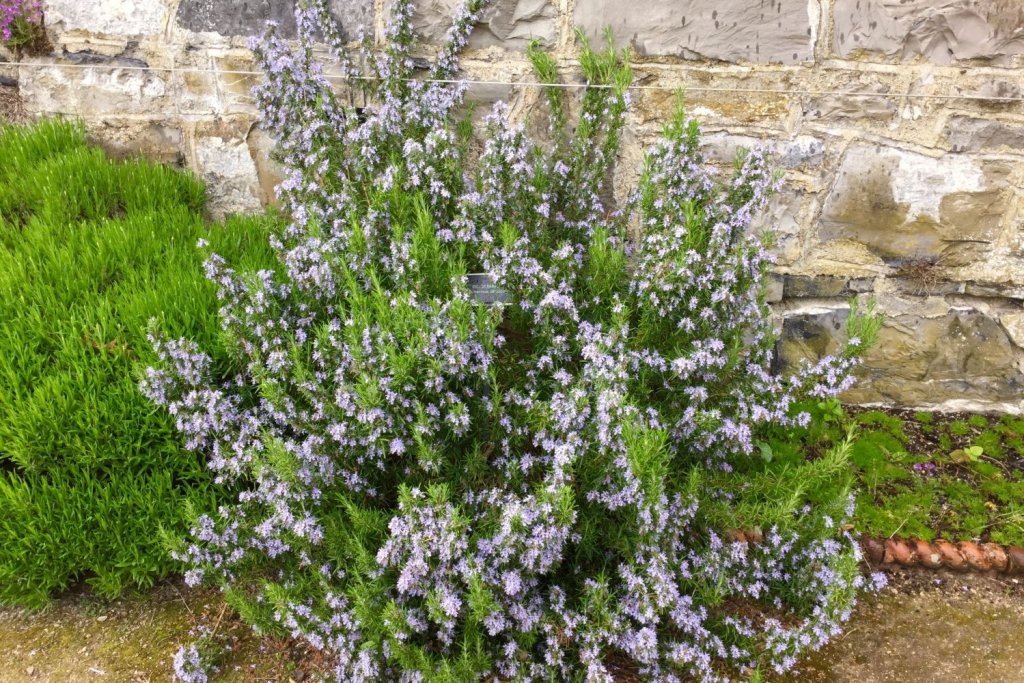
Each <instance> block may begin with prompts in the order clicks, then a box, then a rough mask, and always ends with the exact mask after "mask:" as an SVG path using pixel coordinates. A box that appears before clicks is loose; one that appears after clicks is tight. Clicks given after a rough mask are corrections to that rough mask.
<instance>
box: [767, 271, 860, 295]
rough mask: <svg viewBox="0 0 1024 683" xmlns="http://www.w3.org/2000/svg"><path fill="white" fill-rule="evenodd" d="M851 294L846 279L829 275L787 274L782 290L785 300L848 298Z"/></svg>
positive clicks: (851, 291)
mask: <svg viewBox="0 0 1024 683" xmlns="http://www.w3.org/2000/svg"><path fill="white" fill-rule="evenodd" d="M851 294H853V290H852V289H851V288H850V285H849V282H848V281H847V279H846V278H844V277H834V276H831V275H793V274H787V275H786V278H785V281H784V285H783V290H782V296H783V298H785V299H799V298H815V299H825V298H836V297H842V298H848V297H849V296H850V295H851Z"/></svg>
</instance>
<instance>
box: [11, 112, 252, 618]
mask: <svg viewBox="0 0 1024 683" xmlns="http://www.w3.org/2000/svg"><path fill="white" fill-rule="evenodd" d="M203 198H204V193H203V188H202V186H201V185H200V184H199V183H198V182H197V181H196V180H195V179H194V178H192V177H190V176H188V175H187V174H184V173H180V172H176V171H173V170H170V169H167V168H163V167H160V166H154V165H151V164H146V163H144V162H141V161H131V162H127V163H123V164H117V163H114V162H111V161H110V160H108V159H107V158H106V157H105V156H104V154H103V153H102V152H101V151H99V150H97V149H95V148H92V147H90V146H88V145H87V144H86V141H85V135H84V131H83V129H82V128H81V126H79V125H77V124H74V123H68V122H63V121H45V122H42V123H40V124H38V125H36V126H33V127H27V128H19V127H8V128H0V509H2V510H3V511H4V512H3V514H2V515H0V602H17V603H26V604H32V605H38V604H41V603H43V602H45V601H46V600H47V598H48V596H49V594H50V593H52V592H53V591H55V590H59V589H61V588H63V587H65V586H67V585H68V584H69V583H71V582H73V581H76V580H79V579H85V580H87V581H88V582H89V583H90V584H91V585H93V586H94V587H95V588H96V589H97V590H98V591H99V592H101V593H103V594H105V595H114V594H117V593H119V592H120V591H121V590H122V589H123V588H125V587H126V586H129V585H136V586H145V585H148V584H150V583H152V582H153V581H154V580H155V579H156V578H157V577H159V576H161V575H164V574H166V573H167V572H169V571H170V570H171V569H172V567H173V563H172V561H171V560H170V558H169V557H167V556H166V554H165V552H164V550H163V548H162V547H161V545H160V542H159V537H160V535H159V533H158V532H159V529H160V527H166V528H167V529H168V530H174V531H180V530H181V529H182V528H183V524H184V522H183V514H184V513H183V512H182V508H183V507H184V504H185V503H186V501H187V502H189V503H191V504H192V505H193V506H194V507H196V508H197V509H210V508H211V506H213V505H214V503H215V500H216V496H215V492H214V489H213V487H212V475H210V474H208V473H207V470H206V468H205V465H204V463H203V462H202V460H201V459H199V458H197V457H196V456H195V454H193V453H190V452H188V451H186V450H185V449H184V448H183V447H182V446H181V445H180V443H179V442H178V440H177V438H176V437H175V432H174V424H173V420H172V419H170V418H169V417H168V416H167V415H166V414H164V413H163V412H161V411H157V410H155V409H154V408H153V407H152V405H151V404H150V403H149V402H148V401H146V400H145V399H144V398H143V397H142V396H141V395H140V394H139V392H138V389H137V378H136V372H135V366H136V364H138V363H140V362H142V363H149V362H151V361H152V351H151V346H150V344H149V343H148V342H147V340H146V336H145V330H146V325H147V323H148V321H149V320H150V319H151V318H153V317H154V316H156V317H159V318H160V320H161V324H162V325H166V326H169V327H171V328H173V329H175V330H177V331H178V332H179V333H181V334H189V335H196V336H198V337H200V338H202V339H204V340H206V343H208V344H210V345H212V346H213V348H218V338H219V334H220V332H219V325H218V323H217V317H216V297H215V292H214V286H213V285H212V284H210V283H209V282H208V281H207V280H206V279H205V278H204V277H203V272H202V267H201V261H200V257H199V256H198V254H197V252H196V249H195V243H196V241H197V239H199V238H200V237H206V239H208V240H209V241H211V242H212V243H214V244H216V245H218V247H217V248H218V249H224V250H225V251H227V252H230V253H233V254H235V255H236V257H238V258H241V259H242V260H243V261H250V259H252V260H251V265H253V266H256V265H258V264H259V262H260V259H261V258H263V259H264V260H265V259H266V258H268V254H267V253H266V252H267V251H268V250H267V247H266V238H265V226H264V225H263V224H262V221H260V220H248V221H241V220H236V221H232V222H229V224H228V225H227V226H226V227H225V228H224V229H220V228H217V229H213V230H209V231H208V230H207V229H206V228H205V227H204V225H203V221H202V216H201V213H200V212H201V209H202V206H203ZM207 233H209V234H207ZM253 245H259V248H258V249H253V248H252V246H253ZM218 359H219V362H221V365H220V366H219V370H218V371H219V372H226V371H228V370H229V365H228V364H227V361H226V359H225V357H224V354H218Z"/></svg>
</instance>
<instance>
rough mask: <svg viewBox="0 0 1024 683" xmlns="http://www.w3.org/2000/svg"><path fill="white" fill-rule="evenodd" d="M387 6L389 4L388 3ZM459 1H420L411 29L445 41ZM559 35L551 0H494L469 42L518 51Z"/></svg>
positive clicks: (429, 40) (426, 37)
mask: <svg viewBox="0 0 1024 683" xmlns="http://www.w3.org/2000/svg"><path fill="white" fill-rule="evenodd" d="M388 4H389V5H390V3H388ZM462 4H463V2H462V0H420V2H417V3H416V13H415V14H414V15H413V28H414V29H415V30H416V34H417V35H418V36H419V37H420V39H421V40H423V41H425V42H427V43H430V44H433V45H441V44H443V43H444V40H445V35H446V34H447V32H448V29H449V27H450V26H451V25H452V19H453V18H454V17H455V14H456V12H457V11H458V9H459V7H460V6H462ZM557 36H558V7H557V3H556V2H553V1H552V0H494V1H493V2H491V3H490V5H489V6H488V7H487V8H486V9H485V10H484V13H483V16H482V17H481V20H480V22H479V24H477V26H476V28H474V30H473V33H472V34H470V37H469V45H470V47H474V48H485V47H493V46H496V45H500V46H503V47H506V48H510V49H516V50H521V49H523V48H524V47H525V46H526V44H527V43H529V42H530V41H531V40H533V39H537V40H540V42H541V44H542V45H548V46H550V45H552V44H553V43H554V42H555V39H556V37H557Z"/></svg>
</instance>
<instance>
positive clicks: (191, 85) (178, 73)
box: [171, 53, 224, 117]
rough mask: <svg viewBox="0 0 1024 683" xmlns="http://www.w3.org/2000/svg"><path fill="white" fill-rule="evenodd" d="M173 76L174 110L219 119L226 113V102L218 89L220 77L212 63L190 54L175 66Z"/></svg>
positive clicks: (209, 60) (180, 59) (200, 56)
mask: <svg viewBox="0 0 1024 683" xmlns="http://www.w3.org/2000/svg"><path fill="white" fill-rule="evenodd" d="M175 66H176V67H177V68H176V70H175V71H174V73H173V74H172V75H171V91H172V92H173V93H174V106H175V107H177V109H178V111H179V112H180V113H182V114H190V115H199V116H208V117H213V116H219V115H220V114H223V113H224V102H223V100H222V99H221V96H220V91H219V90H218V88H217V73H216V71H215V70H214V68H213V67H214V62H213V60H212V59H210V58H209V57H207V56H206V55H203V54H202V53H199V54H195V55H193V54H190V53H186V54H185V55H184V56H183V57H182V58H179V59H178V60H177V61H176V62H175Z"/></svg>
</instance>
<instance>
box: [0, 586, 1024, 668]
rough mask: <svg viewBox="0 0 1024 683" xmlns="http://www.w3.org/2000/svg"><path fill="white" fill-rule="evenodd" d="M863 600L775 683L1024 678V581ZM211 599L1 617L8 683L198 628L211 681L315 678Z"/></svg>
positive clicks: (197, 594)
mask: <svg viewBox="0 0 1024 683" xmlns="http://www.w3.org/2000/svg"><path fill="white" fill-rule="evenodd" d="M891 576H892V580H891V583H890V586H889V587H887V588H886V589H885V590H884V591H882V593H880V594H879V595H875V596H866V597H864V598H863V599H862V600H861V602H860V604H859V605H858V606H857V609H856V610H855V612H854V614H853V617H852V619H851V620H850V622H849V623H848V624H847V628H846V630H845V632H844V634H843V635H841V636H840V637H839V638H837V639H836V640H835V641H834V642H833V643H831V644H830V645H828V646H827V647H826V648H825V649H823V650H822V651H821V652H818V653H815V654H813V655H811V656H810V657H809V658H807V659H806V660H805V661H803V662H802V663H801V664H800V666H799V668H798V670H797V671H796V672H794V673H792V674H789V675H787V676H785V677H782V678H779V679H776V682H777V683H895V682H897V681H900V682H903V681H943V682H949V683H975V682H977V683H989V682H990V681H1006V682H1008V683H1009V682H1015V681H1024V637H1022V635H1021V634H1024V583H1021V581H1020V580H1019V579H1016V580H1015V579H1007V578H993V577H989V576H980V575H969V574H953V573H949V572H930V571H925V570H908V571H902V572H898V573H895V574H892V575H891ZM223 605H224V603H223V602H222V601H221V599H220V596H219V594H218V593H216V592H215V591H209V590H202V591H196V590H189V589H187V588H185V587H184V586H182V585H180V584H178V583H167V584H163V585H160V586H158V587H157V588H155V589H154V590H153V591H151V592H149V593H146V594H144V595H141V596H135V597H128V598H123V599H120V600H116V601H113V602H109V603H108V602H104V601H102V600H99V599H98V598H96V597H94V596H92V595H91V594H90V593H88V592H87V591H77V592H72V593H69V594H68V595H65V596H64V597H62V598H60V599H59V600H57V601H55V602H54V603H53V604H52V605H51V606H50V607H48V608H47V609H45V610H42V611H37V612H29V611H25V610H19V609H0V682H3V683H41V682H44V681H45V682H53V683H103V682H111V683H114V682H116V683H122V682H125V683H157V682H164V681H170V680H171V673H170V672H171V658H172V657H173V655H174V652H175V651H176V650H177V648H178V646H179V645H180V644H181V643H183V642H185V641H187V640H189V638H190V631H191V630H192V629H193V628H195V627H196V626H197V625H199V624H205V625H207V626H209V627H216V629H217V631H218V633H219V634H220V635H222V636H224V637H225V639H226V640H227V641H228V642H230V643H231V644H232V646H231V651H230V652H228V653H227V654H226V655H225V657H226V658H225V660H224V661H223V662H222V664H221V666H220V673H218V674H217V675H215V676H213V677H212V681H214V683H217V682H222V683H242V682H244V683H249V682H252V681H273V682H274V683H278V682H280V683H287V682H288V681H294V682H295V683H298V682H299V681H302V680H304V679H305V680H309V678H310V677H309V676H307V675H306V674H307V673H308V672H312V671H316V670H318V669H320V667H321V666H322V664H323V662H322V661H319V662H318V661H315V659H314V658H313V657H312V656H311V654H310V653H308V652H305V651H303V650H301V648H298V647H297V646H296V645H295V644H293V643H289V642H287V641H280V640H272V639H271V640H260V639H259V638H257V637H256V636H255V635H254V634H253V633H252V632H251V631H250V630H249V629H248V627H247V626H245V625H244V624H242V623H241V622H239V621H238V619H237V618H235V617H234V616H232V615H231V613H230V610H227V611H225V610H224V609H223Z"/></svg>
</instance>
